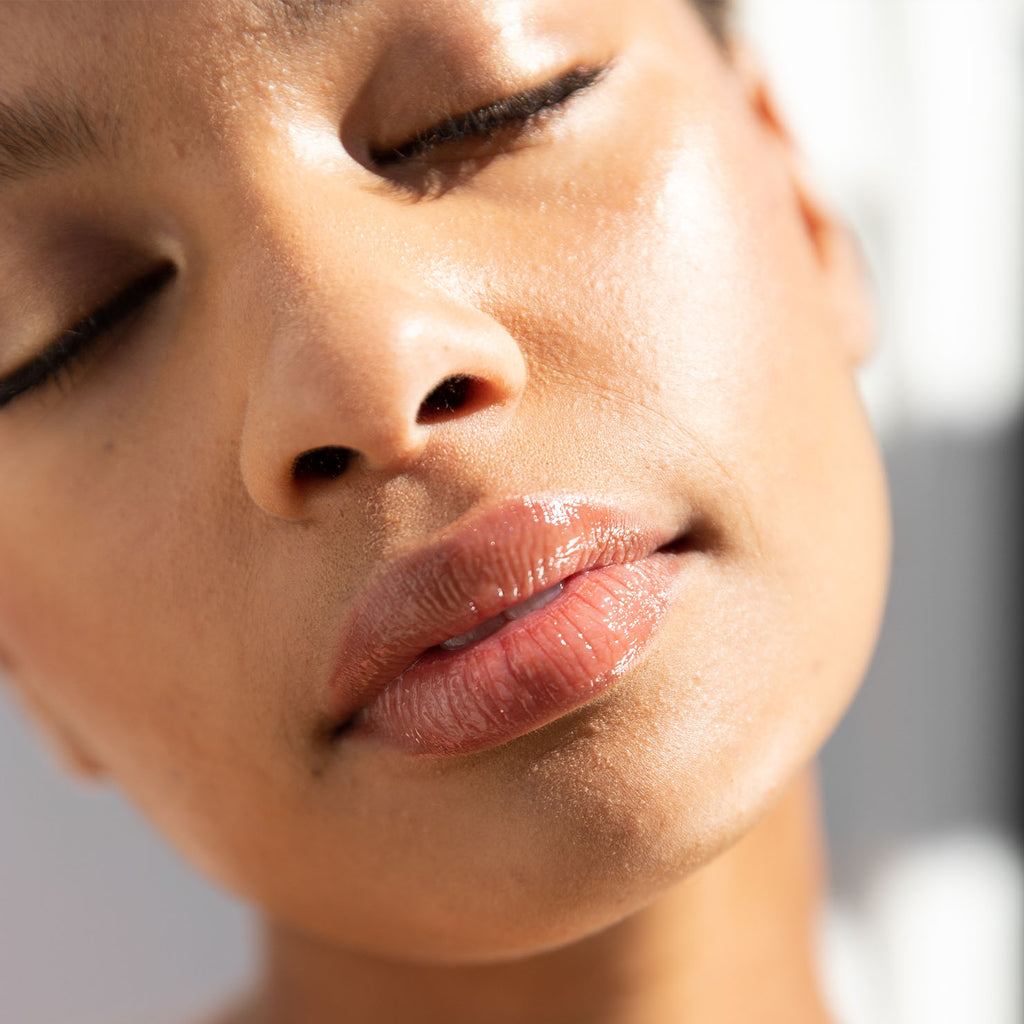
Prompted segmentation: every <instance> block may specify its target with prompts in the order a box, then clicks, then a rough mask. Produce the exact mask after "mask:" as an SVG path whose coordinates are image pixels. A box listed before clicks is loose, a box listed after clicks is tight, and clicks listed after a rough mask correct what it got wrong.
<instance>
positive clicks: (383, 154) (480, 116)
mask: <svg viewBox="0 0 1024 1024" xmlns="http://www.w3.org/2000/svg"><path fill="white" fill-rule="evenodd" d="M607 71H608V66H607V65H606V66H603V67H576V68H572V69H571V70H570V71H568V72H566V73H565V74H564V75H560V76H559V77H558V78H555V79H553V80H552V81H550V82H545V83H544V84H542V85H539V86H536V87H534V88H532V89H526V90H524V91H523V92H521V93H518V94H517V95H515V96H509V97H506V98H505V99H501V100H497V101H496V102H494V103H488V104H486V105H485V106H482V107H476V108H474V109H473V110H469V111H467V112H465V113H462V114H454V115H452V116H450V117H446V118H445V119H444V120H443V121H440V122H438V123H437V124H435V125H433V126H431V127H430V128H427V129H425V130H424V131H421V132H417V133H416V135H414V136H413V137H412V138H411V139H409V140H408V141H407V142H403V143H401V144H400V145H398V146H390V147H384V148H379V149H373V150H371V152H370V159H371V160H372V161H373V163H374V164H375V165H376V166H377V167H379V168H389V167H398V166H401V165H408V164H412V163H414V162H415V161H416V160H418V159H419V158H420V157H423V156H426V155H427V154H429V153H432V152H434V151H435V150H438V149H441V148H443V147H445V146H450V145H453V144H456V143H460V142H469V141H472V140H480V141H482V142H486V141H489V140H493V139H494V138H495V137H496V136H497V135H499V134H500V133H501V132H502V131H508V130H514V131H519V132H522V131H525V130H527V129H528V128H530V127H532V126H533V125H534V124H535V123H536V122H537V121H538V120H539V119H540V118H541V117H542V116H543V115H544V114H548V113H552V112H554V111H556V110H558V109H559V108H561V107H564V106H565V104H566V103H568V102H569V101H570V100H571V99H573V98H574V97H575V96H578V95H579V94H580V93H582V92H584V91H586V90H587V89H590V88H591V87H592V86H594V85H596V84H597V83H598V82H599V81H600V80H601V79H602V78H603V77H604V75H605V74H606V72H607ZM174 275H175V268H174V267H173V265H171V264H161V265H160V266H159V267H157V268H155V269H154V270H151V271H149V272H148V273H146V274H143V276H142V277H140V278H137V279H136V280H134V281H133V282H132V283H131V284H129V285H128V286H127V287H126V288H123V289H122V290H121V291H120V292H118V293H117V294H116V295H115V296H114V297H113V298H112V299H110V300H109V301H107V302H105V303H104V304H103V305H102V306H100V307H99V308H98V309H96V310H94V311H93V312H92V313H90V314H89V315H88V316H86V317H83V318H82V319H81V320H79V321H78V323H76V324H74V325H73V326H72V327H69V328H68V329H67V330H65V331H62V332H61V333H60V334H59V335H58V336H57V337H56V338H55V339H54V340H53V341H52V342H51V343H50V344H49V345H47V346H46V348H45V349H43V351H42V352H40V354H39V355H38V356H36V357H35V358H34V359H33V360H32V361H31V362H29V363H27V364H26V365H24V366H22V367H20V368H19V369H17V370H15V371H14V372H13V373H11V374H8V375H7V377H6V378H3V379H0V409H2V408H3V407H4V406H5V405H7V404H8V403H10V402H12V401H14V399H16V398H18V397H19V396H21V395H23V394H26V393H27V392H30V391H35V390H37V389H41V388H43V387H44V386H45V385H47V384H50V383H52V382H54V381H56V380H58V379H59V378H60V376H61V374H66V373H68V372H69V371H70V370H72V369H73V368H74V366H75V365H76V364H77V363H78V362H80V361H81V360H82V359H84V358H85V357H86V356H87V355H88V354H89V352H90V351H91V350H92V349H93V348H94V347H95V345H96V344H97V343H98V342H99V341H100V340H101V339H102V338H103V336H104V335H106V334H107V333H108V332H110V331H112V330H113V329H114V328H115V327H117V326H118V325H119V324H120V323H121V322H122V321H124V320H127V319H128V317H130V316H131V315H132V314H133V313H136V312H138V311H140V310H141V309H142V308H143V307H144V306H145V305H146V303H147V302H149V301H150V299H152V298H155V297H156V295H157V294H158V293H159V292H160V291H162V290H163V288H164V286H165V285H167V284H168V283H169V282H170V280H171V279H172V278H173V277H174Z"/></svg>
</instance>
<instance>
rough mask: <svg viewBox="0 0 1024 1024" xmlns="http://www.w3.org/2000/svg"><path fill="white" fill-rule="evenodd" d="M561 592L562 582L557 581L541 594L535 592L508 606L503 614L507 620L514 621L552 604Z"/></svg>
mask: <svg viewBox="0 0 1024 1024" xmlns="http://www.w3.org/2000/svg"><path fill="white" fill-rule="evenodd" d="M561 592H562V584H561V583H556V584H555V585H554V586H553V587H548V589H547V590H542V591H541V592H540V593H539V594H534V595H533V597H528V598H527V599H526V600H525V601H521V602H520V603H519V604H514V605H512V607H511V608H506V609H505V610H504V611H503V612H502V613H501V614H502V616H503V617H504V619H505V621H506V622H514V621H515V620H516V619H521V618H524V617H525V616H527V615H529V614H530V612H535V611H537V609H538V608H543V607H544V606H545V605H548V604H551V602H552V601H554V599H555V598H556V597H558V595H559V594H560V593H561Z"/></svg>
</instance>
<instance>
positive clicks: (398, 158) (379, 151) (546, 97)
mask: <svg viewBox="0 0 1024 1024" xmlns="http://www.w3.org/2000/svg"><path fill="white" fill-rule="evenodd" d="M607 70H608V68H607V66H605V67H597V68H593V67H577V68H573V69H571V70H570V71H568V72H566V73H565V74H563V75H560V76H559V77H558V78H555V79H553V80H552V81H550V82H545V83H544V84H543V85H538V86H535V87H534V88H532V89H526V90H524V91H523V92H521V93H518V94H516V95H515V96H508V97H506V98H505V99H501V100H497V101H496V102H494V103H488V104H486V105H485V106H482V107H476V108H474V109H473V110H469V111H466V112H465V113H462V114H453V115H451V116H450V117H446V118H445V119H444V120H443V121H440V122H438V123H437V124H435V125H433V126H431V127H430V128H427V129H425V130H424V131H421V132H417V133H416V134H415V135H414V136H413V137H412V138H411V139H409V140H407V141H406V142H403V143H401V144H400V145H397V146H386V147H380V148H375V149H371V151H370V159H371V160H372V161H373V163H374V164H375V165H376V166H377V167H391V166H395V165H398V164H402V163H406V162H408V161H411V160H415V159H417V158H418V157H422V156H425V155H427V154H428V153H431V152H432V151H434V150H437V149H440V148H442V147H444V146H448V145H452V144H453V143H460V142H469V141H473V140H490V139H493V138H494V137H495V136H497V135H500V134H502V133H504V132H507V131H509V130H516V131H523V130H525V129H527V128H529V127H531V126H532V125H533V123H534V122H536V121H537V119H538V118H539V117H540V116H541V115H542V114H545V113H547V112H551V111H554V110H557V109H558V108H559V107H561V106H563V105H564V104H565V103H566V102H567V101H568V100H569V99H571V98H572V97H573V96H576V95H578V94H579V93H581V92H583V91H584V90H586V89H589V88H590V87H591V86H593V85H595V84H596V83H597V82H598V81H600V79H601V78H602V77H603V76H604V74H605V73H606V71H607Z"/></svg>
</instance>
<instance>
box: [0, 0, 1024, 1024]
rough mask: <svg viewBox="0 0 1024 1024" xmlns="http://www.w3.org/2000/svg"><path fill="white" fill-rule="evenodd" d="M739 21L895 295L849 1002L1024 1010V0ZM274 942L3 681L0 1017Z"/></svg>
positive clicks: (239, 979)
mask: <svg viewBox="0 0 1024 1024" xmlns="http://www.w3.org/2000/svg"><path fill="white" fill-rule="evenodd" d="M744 24H745V26H746V31H747V33H748V35H749V36H750V37H751V38H752V39H753V40H754V41H755V43H756V45H757V46H758V48H759V49H760V50H761V52H762V53H763V55H764V58H765V61H766V64H767V66H768V68H769V69H770V73H771V76H772V77H773V78H774V79H775V81H776V83H777V87H778V90H779V94H780V97H781V105H782V108H783V110H784V112H785V113H786V114H787V115H788V117H789V120H790V122H791V124H792V127H793V129H794V132H795V134H796V136H797V138H798V139H799V140H800V142H801V144H802V145H803V147H804V148H805V150H806V151H807V154H808V160H809V163H810V166H811V167H812V168H813V171H814V173H815V174H816V175H817V176H818V178H819V179H820V180H821V181H822V182H823V185H824V188H825V191H826V193H827V194H828V195H830V196H831V197H832V199H833V200H834V201H835V203H836V204H837V205H838V206H839V207H840V209H841V210H842V211H843V212H844V213H845V215H846V216H847V217H848V219H849V220H850V221H851V223H852V224H853V225H854V226H855V227H856V229H857V231H858V233H859V235H860V236H861V238H862V239H863V242H864V245H865V249H866V253H867V257H868V261H869V263H870V266H871V268H872V271H873V273H874V276H875V279H876V282H877V290H878V295H879V302H880V306H881V311H882V319H883V329H882V335H881V345H880V350H879V354H878V356H877V358H876V359H875V360H874V362H873V364H872V366H871V367H870V368H869V369H868V371H867V372H866V373H865V378H864V388H865V393H866V396H867V398H868V401H869V405H870V407H871V410H872V415H873V417H874V419H875V421H876V424H877V426H878V429H879V431H880V433H881V435H882V438H883V442H884V445H885V449H886V457H887V462H888V466H889V471H890V477H891V486H892V492H893V504H894V514H895V528H896V554H895V565H894V577H893V589H892V595H891V600H890V605H889V610H888V613H887V618H886V622H885V626H884V630H883V635H882V639H881V643H880V646H879V650H878V654H877V657H876V659H875V663H874V666H873V668H872V670H871V673H870V675H869V678H868V680H867V682H866V684H865V686H864V689H863V691H862V693H861V695H860V697H859V698H858V700H857V702H856V703H855V705H854V707H853V709H852V710H851V712H850V714H849V715H848V716H847V718H846V719H845V721H844V723H843V724H842V725H841V727H840V729H839V731H838V732H837V734H836V735H835V737H834V738H833V739H832V741H831V742H830V743H829V745H828V747H827V749H826V751H825V753H824V756H823V762H822V764H823V778H824V792H825V801H826V818H827V826H828V832H829V840H830V845H831V855H832V865H833V884H834V890H835V898H834V901H833V906H832V909H831V910H830V915H829V919H828V921H827V922H826V932H827V939H826V954H827V960H828V963H827V969H826V973H827V975H828V978H829V984H830V987H831V989H832V991H833V992H834V994H835V998H836V1000H837V1003H839V1004H840V1007H841V1010H842V1018H843V1019H845V1020H846V1021H848V1022H850V1024H945V1022H947V1021H948V1022H950V1024H952V1022H954V1021H956V1022H958V1024H959V1022H962V1021H965V1020H972V1021H985V1022H986V1024H1018V1022H1019V1020H1021V1019H1024V1012H1022V1007H1021V997H1020V968H1019V963H1020V962H1021V960H1020V956H1021V953H1022V950H1021V948H1020V947H1021V934H1020V932H1021V925H1020V922H1021V916H1022V911H1021V904H1022V896H1021V881H1020V857H1019V843H1018V840H1017V837H1018V836H1019V826H1020V822H1019V820H1018V819H1017V817H1016V815H1017V812H1018V810H1019V808H1020V806H1021V793H1020V784H1021V777H1022V771H1021V762H1020V751H1019V749H1018V746H1019V742H1018V739H1017V734H1018V733H1019V730H1020V722H1021V717H1022V716H1021V712H1022V710H1024V709H1022V707H1021V704H1022V700H1021V685H1020V684H1021V680H1022V678H1024V663H1022V657H1021V654H1022V647H1021V623H1022V622H1024V614H1022V613H1024V601H1022V594H1024V587H1022V586H1021V581H1020V570H1021V566H1022V564H1024V559H1022V555H1024V552H1022V550H1021V536H1020V534H1021V529H1020V527H1021V525H1022V524H1024V504H1022V500H1021V499H1022V494H1024V480H1022V467H1024V430H1022V395H1024V301H1022V290H1024V289H1022V284H1024V244H1022V242H1024V132H1022V126H1024V109H1022V108H1024V0H748V2H747V3H746V5H745V11H744ZM256 955H257V953H256V950H255V947H254V944H253V941H252V938H251V935H250V932H249V929H248V927H247V920H246V913H245V911H244V910H243V909H242V908H240V907H238V906H237V905H235V904H234V903H232V902H231V901H229V900H227V899H226V898H225V897H223V896H222V895H220V894H219V893H216V892H214V891H212V890H211V889H210V888H209V887H208V886H206V885H205V884H204V883H203V882H201V881H200V880H198V879H196V878H195V877H194V876H193V875H191V874H190V873H189V872H187V871H186V870H185V869H183V868H182V867H180V866H179V865H178V863H177V862H176V861H175V859H174V858H173V855H172V854H170V853H168V852H166V851H165V849H164V847H163V846H162V844H161V843H160V842H159V841H158V840H157V839H155V838H154V837H153V836H151V834H150V833H149V831H148V829H147V828H146V826H144V825H143V824H141V823H140V822H139V821H138V820H137V819H136V817H135V816H134V814H133V813H132V812H131V811H130V810H129V809H127V808H126V807H125V806H124V805H123V804H122V802H121V801H120V799H119V798H118V797H117V796H116V795H114V794H111V793H106V792H101V791H100V792H92V791H89V792H85V791H82V790H79V789H77V788H75V787H74V786H72V785H71V784H69V783H68V782H66V781H65V780H64V779H63V778H62V777H60V776H59V775H58V773H57V772H56V770H55V769H54V768H53V767H52V766H51V764H50V762H49V760H48V758H47V757H46V756H45V754H44V753H43V752H42V751H41V750H39V749H37V747H36V745H35V743H34V741H32V740H30V738H29V737H28V736H27V734H26V730H25V729H24V727H23V725H22V723H21V722H20V720H18V718H17V716H16V714H15V713H14V712H13V711H12V709H10V708H9V707H8V706H7V704H6V703H5V702H4V700H3V697H2V695H0V1022H3V1024H138V1022H139V1021H152V1022H154V1024H161V1022H162V1021H167V1022H173V1021H181V1020H182V1019H183V1018H187V1017H188V1015H189V1014H190V1013H194V1012H196V1011H198V1010H199V1009H200V1008H202V1007H207V1006H209V1005H210V1004H211V1003H214V1002H216V1001H217V1000H218V999H220V998H222V997H223V996H225V995H226V994H228V993H230V992H232V991H233V990H235V989H237V988H238V987H239V986H241V985H242V984H244V981H245V979H246V978H247V977H248V976H249V975H250V973H251V971H252V970H253V965H254V963H255V959H256ZM947 970H948V973H949V976H950V977H951V978H952V977H953V976H954V975H955V976H956V981H955V983H954V982H952V981H951V982H950V984H949V987H945V988H944V987H942V986H938V987H937V986H936V985H935V983H934V978H936V977H939V978H942V977H943V976H944V974H943V972H944V971H947ZM865 979H868V980H867V981H866V980H865ZM925 979H932V980H930V981H929V982H928V984H923V981H924V980H925ZM918 980H921V981H922V984H918ZM154 1008H157V1010H158V1011H159V1012H158V1013H156V1014H155V1013H154Z"/></svg>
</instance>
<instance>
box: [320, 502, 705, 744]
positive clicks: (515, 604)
mask: <svg viewBox="0 0 1024 1024" xmlns="http://www.w3.org/2000/svg"><path fill="white" fill-rule="evenodd" d="M678 537H679V532H678V526H677V525H674V524H673V525H670V524H657V523H651V522H647V521H644V520H642V519H641V518H640V517H638V516H635V515H632V514H630V513H627V512H625V511H623V510H621V509H616V508H614V507H609V506H602V505H596V504H592V503H588V502H585V501H579V500H558V499H551V498H516V499H513V500H510V501H504V502H502V503H500V504H498V505H492V506H489V507H486V508H483V509H479V510H477V511H475V512H473V513H471V514H469V515H467V516H465V517H463V518H462V519H460V520H458V521H456V522H455V523H453V524H452V525H451V526H450V527H449V528H448V529H446V530H445V531H444V532H443V533H442V534H441V535H440V536H439V537H438V538H437V539H436V540H435V541H433V542H432V543H431V544H430V545H429V546H427V547H426V548H423V549H420V550H418V551H415V552H413V553H412V554H410V555H408V556H405V557H403V558H401V559H399V560H398V561H397V562H396V563H394V564H393V565H392V566H390V567H389V568H388V570H387V571H386V572H385V573H384V575H383V576H382V577H380V578H379V579H378V580H376V581H375V582H373V583H372V584H371V585H370V586H369V588H368V590H367V592H366V595H365V597H364V599H363V600H362V601H361V602H360V603H359V605H358V606H357V608H356V609H355V610H354V612H353V613H352V615H350V617H349V619H348V621H347V623H346V625H345V627H344V628H343V630H342V637H341V644H340V651H339V660H338V667H337V669H336V671H335V673H334V675H333V678H332V680H331V704H332V707H333V709H334V713H335V715H336V720H337V721H340V722H343V723H344V725H345V728H344V729H343V730H342V732H343V734H344V735H346V736H352V737H354V736H359V735H362V736H372V737H374V738H376V739H377V740H379V741H381V742H384V743H386V744H388V745H390V746H392V747H397V748H398V749H400V750H402V751H405V752H407V753H410V754H419V755H431V756H451V755H456V754H467V753H473V752H476V751H480V750H484V749H487V748H490V747H493V746H497V745H499V744H501V743H504V742H507V741H508V740H511V739H514V738H516V737H518V736H521V735H524V734H525V733H528V732H531V731H533V730H534V729H537V728H539V727H541V726H542V725H546V724H547V723H549V722H551V721H553V720H555V719H557V718H559V717H561V716H562V715H564V714H566V713H567V712H569V711H571V710H573V709H574V708H577V707H579V706H581V705H582V704H584V703H587V702H588V701H590V700H592V699H593V698H594V697H596V696H597V695H598V694H600V693H602V692H604V691H605V690H607V689H608V688H609V687H610V686H612V685H613V684H614V683H615V682H616V680H617V679H619V678H620V677H621V676H622V674H623V673H624V672H625V671H627V670H628V669H629V668H630V666H631V665H633V664H634V663H635V662H636V660H637V659H638V657H639V656H640V655H641V654H642V652H643V649H644V648H645V647H646V646H647V644H648V643H649V641H650V640H651V638H652V637H653V635H654V634H655V632H656V631H657V628H658V626H659V625H660V623H661V621H662V619H663V618H664V616H665V613H666V612H667V610H668V607H669V605H670V603H671V600H672V598H673V596H674V594H675V591H676V590H677V588H678V585H679V582H680V579H681V570H682V567H683V564H684V563H685V557H684V556H685V554H686V549H687V545H686V544H685V541H684V542H679V540H678Z"/></svg>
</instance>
